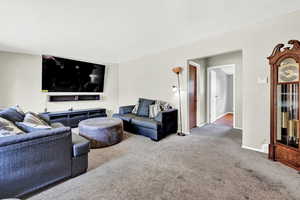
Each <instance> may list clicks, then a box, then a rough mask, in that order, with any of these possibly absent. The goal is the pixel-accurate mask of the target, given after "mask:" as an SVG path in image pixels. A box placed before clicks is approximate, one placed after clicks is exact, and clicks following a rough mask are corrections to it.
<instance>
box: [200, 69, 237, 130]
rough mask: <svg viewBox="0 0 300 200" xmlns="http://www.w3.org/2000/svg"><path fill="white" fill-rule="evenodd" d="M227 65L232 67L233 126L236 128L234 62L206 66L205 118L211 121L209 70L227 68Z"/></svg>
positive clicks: (208, 121)
mask: <svg viewBox="0 0 300 200" xmlns="http://www.w3.org/2000/svg"><path fill="white" fill-rule="evenodd" d="M227 67H232V68H233V128H236V126H235V121H236V120H235V119H236V113H235V111H236V101H235V97H236V92H235V88H236V70H235V64H230V65H218V66H212V67H208V68H207V74H206V77H207V79H206V80H207V84H206V86H207V89H206V91H207V92H206V94H207V95H206V97H207V100H206V102H207V105H206V106H207V113H206V119H207V123H212V121H211V117H210V114H211V95H210V91H211V90H210V88H211V85H210V83H211V80H210V74H209V73H210V72H211V71H212V70H215V69H222V68H227Z"/></svg>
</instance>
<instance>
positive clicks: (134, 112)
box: [131, 103, 139, 115]
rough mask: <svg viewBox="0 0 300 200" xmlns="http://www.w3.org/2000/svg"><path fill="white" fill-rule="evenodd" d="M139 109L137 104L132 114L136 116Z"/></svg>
mask: <svg viewBox="0 0 300 200" xmlns="http://www.w3.org/2000/svg"><path fill="white" fill-rule="evenodd" d="M138 109H139V103H137V104H135V106H134V108H133V110H132V111H131V113H132V114H135V115H136V114H137V112H138Z"/></svg>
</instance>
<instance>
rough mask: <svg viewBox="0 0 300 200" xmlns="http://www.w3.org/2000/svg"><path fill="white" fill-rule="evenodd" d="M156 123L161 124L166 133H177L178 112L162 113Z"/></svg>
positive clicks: (156, 118) (171, 110) (175, 110)
mask: <svg viewBox="0 0 300 200" xmlns="http://www.w3.org/2000/svg"><path fill="white" fill-rule="evenodd" d="M154 119H155V120H156V121H159V122H161V124H162V128H163V129H164V132H166V133H172V132H176V131H177V129H178V110H177V109H170V110H167V111H162V112H160V113H159V114H158V115H157V116H156V117H155V118H154Z"/></svg>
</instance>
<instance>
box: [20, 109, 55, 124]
mask: <svg viewBox="0 0 300 200" xmlns="http://www.w3.org/2000/svg"><path fill="white" fill-rule="evenodd" d="M23 122H25V123H29V124H35V125H42V126H49V125H50V124H48V123H47V122H46V121H45V120H43V119H42V118H41V117H39V116H38V115H37V114H35V113H33V112H28V113H26V115H25V118H24V121H23Z"/></svg>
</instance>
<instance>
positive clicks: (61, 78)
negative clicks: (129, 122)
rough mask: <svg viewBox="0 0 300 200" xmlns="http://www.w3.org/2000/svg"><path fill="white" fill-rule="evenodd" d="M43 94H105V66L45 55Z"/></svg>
mask: <svg viewBox="0 0 300 200" xmlns="http://www.w3.org/2000/svg"><path fill="white" fill-rule="evenodd" d="M42 59H43V66H42V68H43V69H42V91H43V92H97V93H100V92H103V88H104V76H105V65H100V64H93V63H88V62H82V61H76V60H71V59H66V58H59V57H54V56H47V55H43V56H42Z"/></svg>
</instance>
